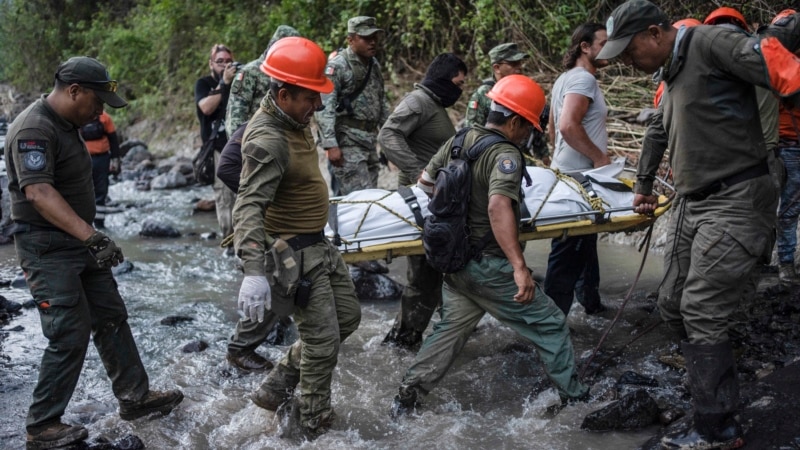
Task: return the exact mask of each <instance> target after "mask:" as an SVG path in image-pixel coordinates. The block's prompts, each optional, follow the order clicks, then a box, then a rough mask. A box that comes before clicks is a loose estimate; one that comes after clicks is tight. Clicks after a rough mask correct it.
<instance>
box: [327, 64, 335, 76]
mask: <svg viewBox="0 0 800 450" xmlns="http://www.w3.org/2000/svg"><path fill="white" fill-rule="evenodd" d="M334 70H335V69H334V68H333V66H328V67H326V68H325V75H328V76H330V75H333V72H334Z"/></svg>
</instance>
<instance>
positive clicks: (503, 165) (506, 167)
mask: <svg viewBox="0 0 800 450" xmlns="http://www.w3.org/2000/svg"><path fill="white" fill-rule="evenodd" d="M497 168H498V169H499V170H500V172H503V173H514V172H515V171H516V170H517V162H516V161H514V160H513V159H511V158H509V157H500V159H499V160H498V161H497Z"/></svg>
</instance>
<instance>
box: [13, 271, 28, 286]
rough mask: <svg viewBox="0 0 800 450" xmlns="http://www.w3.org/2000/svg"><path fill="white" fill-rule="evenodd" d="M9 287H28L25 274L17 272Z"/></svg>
mask: <svg viewBox="0 0 800 450" xmlns="http://www.w3.org/2000/svg"><path fill="white" fill-rule="evenodd" d="M11 287H12V288H17V289H28V281H27V280H25V275H24V274H22V273H18V274H17V276H16V277H14V279H13V280H11Z"/></svg>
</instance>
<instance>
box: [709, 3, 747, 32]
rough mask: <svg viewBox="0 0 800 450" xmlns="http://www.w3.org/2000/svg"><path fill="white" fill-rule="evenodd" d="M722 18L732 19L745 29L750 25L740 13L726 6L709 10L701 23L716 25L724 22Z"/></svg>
mask: <svg viewBox="0 0 800 450" xmlns="http://www.w3.org/2000/svg"><path fill="white" fill-rule="evenodd" d="M724 19H728V20H734V21H736V22H739V23H738V25H739V26H740V27H742V28H744V29H745V30H748V29H750V27H748V26H747V20H745V18H744V16H743V15H742V13H740V12H739V11H737V10H735V9H733V8H729V7H727V6H722V7H720V8H717V9H715V10H713V11H711V14H709V15H708V17H706V19H705V20H704V21H703V23H704V24H706V25H716V24H717V23H726V21H725V20H724Z"/></svg>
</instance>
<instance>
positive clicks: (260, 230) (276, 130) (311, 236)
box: [233, 37, 361, 439]
mask: <svg viewBox="0 0 800 450" xmlns="http://www.w3.org/2000/svg"><path fill="white" fill-rule="evenodd" d="M326 60H327V58H326V57H325V53H324V52H323V51H322V49H321V48H319V46H317V45H316V44H315V43H313V42H311V41H310V40H308V39H305V38H301V37H287V38H283V39H281V40H280V41H278V42H276V43H275V45H274V46H273V48H272V49H271V50H270V52H269V53H268V54H267V57H266V58H265V60H264V63H263V64H262V70H264V72H265V73H266V74H267V75H269V76H270V77H271V78H272V81H271V83H270V90H269V93H268V95H267V96H266V97H264V99H263V100H262V101H261V107H260V108H259V110H258V111H256V114H255V115H254V116H253V118H252V119H250V121H249V122H248V125H247V128H246V129H245V133H244V138H243V141H242V174H241V179H240V185H239V195H238V198H237V200H236V205H235V207H234V212H233V218H234V223H235V227H234V245H235V247H236V253H237V255H239V257H240V258H241V259H242V265H243V269H244V279H243V280H242V286H241V289H240V290H239V299H238V308H239V310H240V311H242V313H243V314H244V316H245V317H246V319H247V320H249V321H251V322H263V321H264V320H265V311H269V310H271V311H272V312H273V313H274V314H275V315H277V316H279V317H286V316H288V315H292V316H293V317H294V321H295V323H296V324H297V331H298V333H299V334H300V339H299V340H298V341H297V342H295V344H294V345H292V346H291V347H290V348H289V350H288V352H287V353H286V355H285V356H284V357H283V359H282V360H281V361H280V363H278V365H277V366H276V367H275V368H274V369H273V370H272V371H271V372H270V373H269V375H268V376H267V378H266V379H265V380H264V382H263V383H262V385H261V387H260V388H259V389H258V390H257V391H256V392H255V393H254V394H253V397H252V400H253V402H254V403H255V404H256V405H258V406H259V407H262V408H265V409H268V410H271V411H276V410H278V408H279V407H281V405H284V404H287V408H286V409H285V410H286V411H287V412H289V413H290V416H291V417H299V423H298V424H297V425H298V426H297V429H299V430H300V431H301V432H302V435H303V436H302V437H304V438H311V439H313V438H314V437H316V436H318V435H319V434H321V433H324V432H325V431H326V430H327V429H328V428H329V427H330V426H331V424H332V423H333V421H334V418H335V414H334V412H333V408H332V407H331V379H332V376H333V370H334V368H335V367H336V363H337V360H338V356H339V346H340V343H341V342H342V341H344V340H345V338H347V337H348V336H349V335H350V334H351V333H353V332H354V331H355V330H356V329H357V328H358V324H359V322H360V321H361V309H360V305H359V302H358V298H357V297H356V294H355V286H354V285H353V280H352V279H351V278H350V272H349V271H348V269H347V265H346V264H345V263H344V260H343V259H342V256H341V254H340V253H339V250H338V249H337V248H336V247H335V246H333V244H331V243H330V242H329V241H328V240H327V239H326V238H325V236H324V234H323V230H324V228H325V224H326V223H327V220H328V188H327V186H326V183H325V179H324V178H323V177H322V173H321V172H320V169H319V161H318V156H317V149H316V146H315V144H314V139H313V137H312V135H311V131H310V130H309V126H308V125H309V123H310V121H311V118H312V117H313V114H314V112H315V111H317V110H318V109H319V108H320V107H322V100H321V98H320V93H324V92H330V91H331V90H332V89H333V83H332V82H331V81H330V80H329V79H328V78H326V77H325V75H324V68H325V63H326ZM284 79H287V80H292V84H289V83H288V82H285V81H283V80H284ZM298 384H299V397H298V398H297V399H296V400H295V401H292V402H289V401H290V400H292V398H293V395H294V391H295V388H296V387H297V386H298ZM291 428H292V429H294V427H291Z"/></svg>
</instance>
